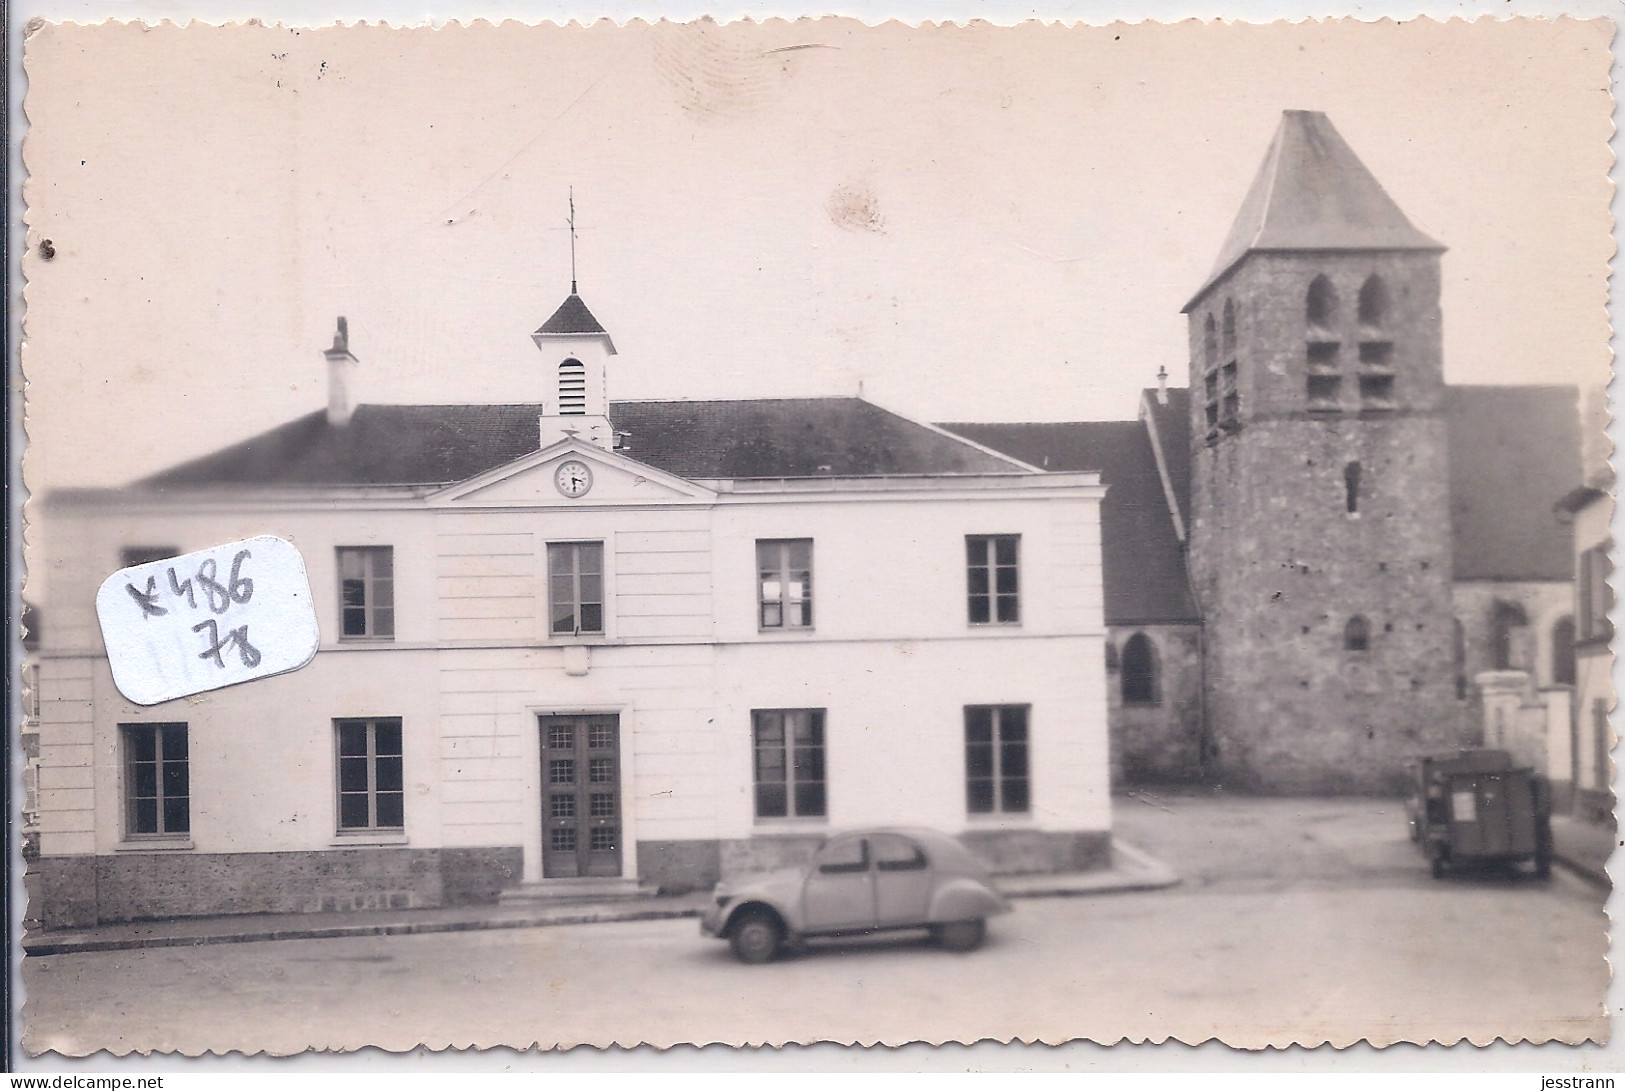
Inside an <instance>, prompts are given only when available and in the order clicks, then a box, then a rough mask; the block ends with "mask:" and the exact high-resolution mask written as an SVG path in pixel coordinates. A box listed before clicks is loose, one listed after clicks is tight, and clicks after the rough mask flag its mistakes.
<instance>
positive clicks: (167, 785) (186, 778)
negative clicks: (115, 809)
mask: <svg viewBox="0 0 1625 1091" xmlns="http://www.w3.org/2000/svg"><path fill="white" fill-rule="evenodd" d="M119 731H120V733H121V734H122V735H123V737H124V806H125V812H124V823H125V832H126V834H127V835H128V836H130V837H180V836H184V835H185V834H188V833H190V832H191V830H192V803H191V774H190V770H189V767H188V762H187V751H186V746H187V743H186V725H185V724H121V725H120V726H119Z"/></svg>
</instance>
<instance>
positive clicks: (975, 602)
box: [965, 534, 1021, 625]
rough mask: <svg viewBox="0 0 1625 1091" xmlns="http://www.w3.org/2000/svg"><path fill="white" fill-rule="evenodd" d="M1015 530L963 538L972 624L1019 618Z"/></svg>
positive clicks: (1017, 539) (1017, 540)
mask: <svg viewBox="0 0 1625 1091" xmlns="http://www.w3.org/2000/svg"><path fill="white" fill-rule="evenodd" d="M1020 543H1021V536H1020V535H1018V534H972V535H967V536H966V538H965V562H966V573H965V574H966V581H967V585H968V598H969V604H970V621H971V624H972V625H984V624H988V623H990V622H1016V621H1020V620H1021V601H1020V580H1019V577H1018V566H1017V553H1018V548H1019V546H1020Z"/></svg>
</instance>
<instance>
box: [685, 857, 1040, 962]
mask: <svg viewBox="0 0 1625 1091" xmlns="http://www.w3.org/2000/svg"><path fill="white" fill-rule="evenodd" d="M1009 911H1010V906H1009V903H1007V902H1006V901H1005V900H1004V898H1003V897H1001V896H1000V895H999V893H998V891H996V890H994V889H993V883H992V878H991V876H990V875H989V874H988V870H987V865H985V864H984V863H982V861H981V860H979V859H977V858H976V857H975V856H974V855H973V854H972V853H971V851H970V850H969V849H967V848H966V847H965V846H964V845H962V844H960V843H959V841H957V840H956V839H954V838H953V837H950V836H949V835H947V834H945V833H939V832H937V831H935V830H925V829H885V830H870V831H864V832H856V833H847V834H841V835H839V836H835V837H831V838H830V839H829V840H827V841H825V842H824V843H823V845H821V846H820V847H819V849H818V851H817V853H816V854H815V855H814V856H813V859H812V862H811V863H810V864H808V865H807V866H805V867H799V868H787V869H785V870H782V871H774V872H767V873H764V874H759V875H745V876H739V877H737V878H734V879H725V880H723V881H722V882H720V883H718V884H717V886H716V889H715V891H714V892H713V897H712V900H711V904H710V905H709V906H707V907H706V911H705V915H704V916H703V917H702V918H701V919H700V931H701V932H702V933H704V934H705V935H708V936H714V937H716V938H718V939H726V940H727V941H728V942H729V944H730V945H731V946H732V947H733V952H734V955H735V956H736V957H737V958H738V959H739V960H740V961H741V962H752V963H755V962H767V961H768V960H769V959H771V958H773V957H774V956H775V955H776V954H778V953H779V951H780V949H782V948H783V947H784V946H785V945H786V944H798V943H799V942H800V941H802V940H804V939H807V938H809V937H813V936H841V935H862V934H867V933H872V932H878V931H887V930H892V929H905V928H928V929H930V931H931V934H932V936H933V937H934V938H935V939H936V941H937V942H938V943H940V944H941V945H942V946H943V947H946V948H948V949H949V950H952V951H969V950H972V949H973V948H975V947H977V946H979V945H980V944H981V942H982V939H983V937H984V936H985V935H986V927H987V924H986V922H987V918H988V917H991V916H995V915H996V914H999V913H1007V912H1009Z"/></svg>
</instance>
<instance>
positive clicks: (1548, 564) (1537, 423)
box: [1445, 386, 1582, 580]
mask: <svg viewBox="0 0 1625 1091" xmlns="http://www.w3.org/2000/svg"><path fill="white" fill-rule="evenodd" d="M1445 420H1446V429H1447V431H1448V434H1449V437H1450V526H1451V534H1452V537H1453V539H1454V542H1455V577H1456V579H1458V580H1569V579H1573V577H1574V554H1573V552H1572V550H1573V529H1572V528H1571V527H1570V526H1567V525H1565V524H1564V523H1562V522H1560V521H1559V520H1558V519H1557V517H1556V515H1555V514H1554V512H1553V510H1552V509H1553V506H1554V505H1556V504H1557V503H1558V501H1560V500H1562V499H1563V497H1564V496H1566V495H1567V494H1568V493H1569V492H1570V491H1571V490H1572V489H1573V488H1574V487H1575V486H1576V485H1578V484H1580V483H1581V480H1582V471H1581V468H1580V417H1579V391H1578V390H1576V389H1575V388H1574V387H1571V386H1449V387H1446V388H1445Z"/></svg>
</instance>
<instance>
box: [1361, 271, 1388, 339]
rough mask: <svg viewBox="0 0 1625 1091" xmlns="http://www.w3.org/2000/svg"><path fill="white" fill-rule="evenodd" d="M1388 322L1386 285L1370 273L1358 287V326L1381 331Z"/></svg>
mask: <svg viewBox="0 0 1625 1091" xmlns="http://www.w3.org/2000/svg"><path fill="white" fill-rule="evenodd" d="M1387 320H1388V285H1386V284H1384V283H1383V280H1382V278H1381V277H1379V276H1378V275H1377V274H1375V273H1372V274H1371V275H1370V276H1368V277H1366V278H1365V283H1364V284H1362V285H1360V325H1362V326H1366V327H1369V328H1370V329H1381V328H1382V326H1383V324H1384V323H1385V322H1386V321H1387Z"/></svg>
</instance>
